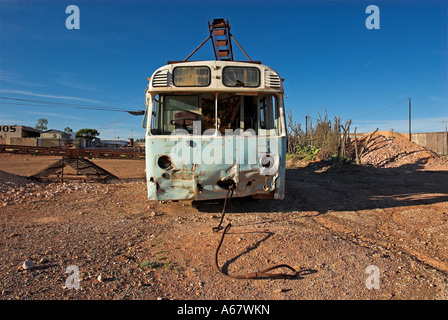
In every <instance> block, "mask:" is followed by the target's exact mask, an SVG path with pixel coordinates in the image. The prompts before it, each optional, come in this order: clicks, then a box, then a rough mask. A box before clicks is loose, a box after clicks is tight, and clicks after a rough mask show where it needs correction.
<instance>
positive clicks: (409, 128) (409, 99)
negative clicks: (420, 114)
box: [409, 98, 412, 141]
mask: <svg viewBox="0 0 448 320" xmlns="http://www.w3.org/2000/svg"><path fill="white" fill-rule="evenodd" d="M411 140H412V139H411V98H409V141H411Z"/></svg>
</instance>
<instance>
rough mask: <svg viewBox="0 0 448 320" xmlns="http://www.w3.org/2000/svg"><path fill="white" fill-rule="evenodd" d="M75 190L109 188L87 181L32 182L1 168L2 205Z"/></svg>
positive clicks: (49, 196)
mask: <svg viewBox="0 0 448 320" xmlns="http://www.w3.org/2000/svg"><path fill="white" fill-rule="evenodd" d="M74 192H84V193H86V194H87V193H90V192H101V193H107V192H108V188H107V186H106V187H105V186H104V185H102V184H95V183H85V182H68V183H67V182H63V183H60V182H51V183H44V182H30V181H28V180H27V179H26V178H25V177H23V176H18V175H14V174H10V173H7V172H4V171H1V170H0V207H6V206H7V205H9V204H12V203H23V202H33V201H39V200H44V199H50V198H52V197H54V196H56V195H58V194H62V193H74Z"/></svg>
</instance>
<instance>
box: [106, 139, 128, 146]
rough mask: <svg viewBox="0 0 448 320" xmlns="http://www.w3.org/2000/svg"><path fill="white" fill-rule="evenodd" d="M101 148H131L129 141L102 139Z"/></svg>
mask: <svg viewBox="0 0 448 320" xmlns="http://www.w3.org/2000/svg"><path fill="white" fill-rule="evenodd" d="M100 146H101V147H104V148H125V147H128V146H129V141H127V140H121V139H109V140H103V139H101V142H100Z"/></svg>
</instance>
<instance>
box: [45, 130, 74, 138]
mask: <svg viewBox="0 0 448 320" xmlns="http://www.w3.org/2000/svg"><path fill="white" fill-rule="evenodd" d="M40 137H41V139H72V135H71V133H70V132H65V131H59V130H54V129H51V130H47V131H44V132H42V133H41V134H40Z"/></svg>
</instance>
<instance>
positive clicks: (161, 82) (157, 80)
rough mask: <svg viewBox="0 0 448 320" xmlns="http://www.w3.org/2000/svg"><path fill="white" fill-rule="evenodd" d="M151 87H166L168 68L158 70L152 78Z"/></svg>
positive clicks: (167, 84)
mask: <svg viewBox="0 0 448 320" xmlns="http://www.w3.org/2000/svg"><path fill="white" fill-rule="evenodd" d="M152 86H153V87H168V86H169V73H168V70H160V71H158V72H157V73H156V74H155V75H154V76H153V78H152Z"/></svg>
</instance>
